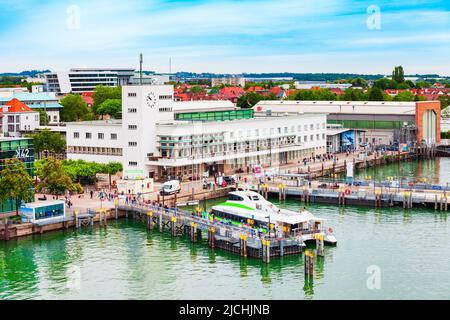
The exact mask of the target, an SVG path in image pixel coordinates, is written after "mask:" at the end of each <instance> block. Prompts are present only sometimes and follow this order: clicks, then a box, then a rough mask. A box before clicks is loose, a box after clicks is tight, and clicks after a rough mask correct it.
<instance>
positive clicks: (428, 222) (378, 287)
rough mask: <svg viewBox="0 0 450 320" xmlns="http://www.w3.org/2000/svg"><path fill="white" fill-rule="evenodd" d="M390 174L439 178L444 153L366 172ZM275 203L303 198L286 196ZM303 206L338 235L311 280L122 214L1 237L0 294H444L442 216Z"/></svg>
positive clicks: (447, 239)
mask: <svg viewBox="0 0 450 320" xmlns="http://www.w3.org/2000/svg"><path fill="white" fill-rule="evenodd" d="M371 170H373V169H371ZM396 170H397V171H396ZM398 170H401V171H398ZM396 172H397V173H396ZM398 172H401V174H402V175H403V176H405V177H410V178H427V179H429V181H433V182H434V183H441V184H445V183H447V182H449V181H450V177H449V175H450V159H436V160H433V161H422V162H405V163H401V164H400V169H399V166H398V165H397V164H394V165H391V166H387V167H384V168H382V169H377V171H376V175H377V176H378V177H382V176H393V175H397V174H398ZM358 175H360V176H361V177H365V176H367V175H373V171H372V172H370V171H368V172H359V173H358ZM274 202H275V203H276V204H279V203H278V201H277V200H274ZM212 204H214V202H211V203H209V204H208V205H212ZM279 205H280V206H282V207H286V208H290V209H293V210H298V209H299V208H300V206H303V205H302V204H300V203H299V202H298V201H295V200H289V201H287V202H285V203H281V204H279ZM309 209H310V210H311V211H312V212H313V213H314V214H315V215H316V216H318V217H321V218H324V219H326V222H327V224H328V225H330V226H332V227H333V229H334V231H335V234H336V237H337V239H338V241H339V243H338V246H337V247H326V248H325V258H324V259H320V260H318V261H316V264H315V275H314V278H313V280H312V281H306V280H305V277H304V274H303V258H302V257H301V256H300V255H297V256H289V257H284V258H279V259H272V262H271V263H270V265H265V264H263V263H261V261H259V260H257V259H250V258H249V259H241V258H240V257H239V256H237V255H234V254H229V253H226V252H223V251H221V250H211V249H209V248H208V247H207V245H206V243H205V242H204V243H202V244H196V245H192V244H191V243H190V242H189V241H188V240H187V239H184V238H181V237H180V238H177V239H172V238H171V237H170V235H169V234H168V233H167V234H164V235H161V234H159V232H157V231H154V232H148V231H147V230H146V228H145V226H144V225H143V224H142V223H140V222H137V221H133V220H128V221H127V220H122V221H117V222H116V221H114V222H110V223H109V225H108V228H107V229H104V228H100V227H94V228H92V229H89V228H87V229H82V230H78V231H76V230H68V231H61V232H53V233H48V234H44V235H36V236H33V237H27V238H22V239H19V240H14V241H10V242H1V243H0V299H292V300H297V299H449V298H450V268H449V265H450V226H449V223H448V216H447V214H445V213H440V212H434V211H433V210H424V209H413V210H403V209H372V208H362V207H348V208H345V209H343V208H339V207H337V206H327V205H312V206H310V207H309ZM368 271H369V273H368Z"/></svg>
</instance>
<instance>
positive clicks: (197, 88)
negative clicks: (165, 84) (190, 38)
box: [191, 86, 206, 94]
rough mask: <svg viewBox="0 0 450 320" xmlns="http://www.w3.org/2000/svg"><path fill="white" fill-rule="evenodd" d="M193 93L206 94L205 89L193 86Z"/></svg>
mask: <svg viewBox="0 0 450 320" xmlns="http://www.w3.org/2000/svg"><path fill="white" fill-rule="evenodd" d="M191 92H192V93H193V94H204V93H206V91H205V89H203V88H202V87H200V86H193V87H191Z"/></svg>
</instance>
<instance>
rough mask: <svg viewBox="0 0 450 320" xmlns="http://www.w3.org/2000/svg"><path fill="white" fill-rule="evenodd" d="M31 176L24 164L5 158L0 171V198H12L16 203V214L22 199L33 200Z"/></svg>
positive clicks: (3, 199)
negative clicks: (3, 165)
mask: <svg viewBox="0 0 450 320" xmlns="http://www.w3.org/2000/svg"><path fill="white" fill-rule="evenodd" d="M33 197H34V192H33V178H31V176H30V175H29V174H28V172H27V171H26V169H25V165H24V164H23V163H22V162H21V161H20V160H18V159H12V160H6V162H5V167H4V169H3V170H2V171H1V172H0V200H1V201H5V200H9V199H13V200H14V201H15V204H16V215H19V207H20V205H21V203H22V201H27V202H29V201H33Z"/></svg>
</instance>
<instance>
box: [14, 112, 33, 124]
mask: <svg viewBox="0 0 450 320" xmlns="http://www.w3.org/2000/svg"><path fill="white" fill-rule="evenodd" d="M25 120H28V116H25ZM34 120H35V121H39V115H38V114H36V115H34ZM8 123H20V115H16V116H8Z"/></svg>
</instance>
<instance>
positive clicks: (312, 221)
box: [211, 191, 337, 245]
mask: <svg viewBox="0 0 450 320" xmlns="http://www.w3.org/2000/svg"><path fill="white" fill-rule="evenodd" d="M211 214H213V215H214V216H215V217H217V218H219V219H225V220H227V221H230V222H232V223H233V222H235V223H244V224H247V225H250V226H252V227H256V228H262V229H264V230H265V231H266V232H267V230H268V226H269V224H270V225H271V234H273V236H275V237H281V236H283V237H287V236H293V237H298V236H300V237H301V238H302V240H303V241H312V240H314V241H315V239H316V236H318V235H323V237H324V242H325V243H327V244H332V245H336V244H337V240H336V238H335V237H334V235H333V230H332V229H331V228H329V229H327V230H324V223H323V222H324V221H323V219H319V218H316V217H314V215H313V214H312V213H311V212H309V211H307V210H306V209H302V210H300V211H299V212H295V211H292V210H287V209H280V208H278V207H277V206H276V205H274V204H273V203H271V202H269V201H267V200H266V199H264V197H263V196H261V195H260V194H259V193H257V192H253V191H235V192H230V194H229V198H228V200H227V201H226V202H224V203H221V204H219V205H216V206H214V207H212V211H211Z"/></svg>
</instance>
